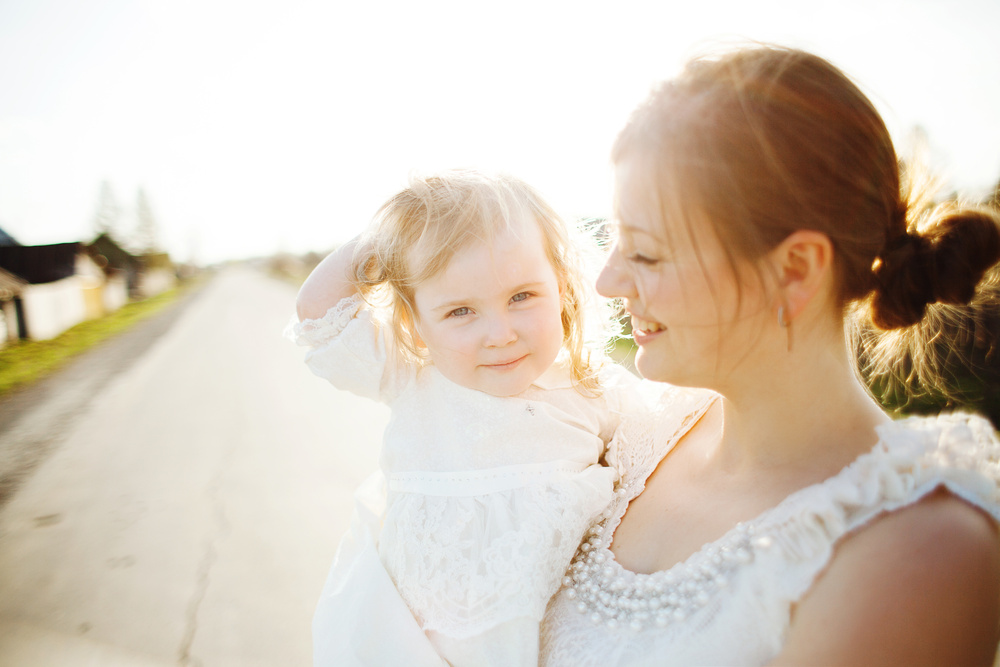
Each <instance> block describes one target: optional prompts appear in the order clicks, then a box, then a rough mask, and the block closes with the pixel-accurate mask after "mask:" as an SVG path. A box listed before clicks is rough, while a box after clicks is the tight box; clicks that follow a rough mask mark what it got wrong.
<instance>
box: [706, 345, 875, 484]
mask: <svg viewBox="0 0 1000 667" xmlns="http://www.w3.org/2000/svg"><path fill="white" fill-rule="evenodd" d="M744 370H747V372H746V373H740V374H739V375H738V376H737V377H734V378H733V381H732V382H730V383H727V385H726V386H725V387H724V389H723V391H722V393H723V397H724V400H723V401H722V413H723V424H722V437H721V440H720V442H719V446H718V449H717V450H716V452H715V457H716V462H717V463H718V464H720V465H723V466H725V467H727V468H731V469H739V468H744V467H746V468H759V467H762V466H763V467H769V468H770V467H774V466H791V467H803V468H814V467H819V468H821V469H827V468H829V467H831V466H832V467H834V469H839V468H840V467H842V466H843V465H846V463H847V462H849V461H851V460H853V459H854V458H856V457H857V456H858V455H860V454H861V453H864V452H866V451H868V450H869V449H871V448H872V447H873V446H874V444H875V442H876V441H877V436H876V434H875V432H874V428H875V426H877V425H878V424H880V423H883V422H886V421H888V417H887V416H886V415H885V413H884V412H883V411H882V410H881V408H880V407H879V406H878V405H877V404H876V403H875V401H874V400H873V399H872V398H871V396H870V395H869V394H868V392H867V390H866V389H865V388H864V386H862V384H861V383H860V381H859V380H858V378H857V375H856V374H855V370H854V365H853V363H852V361H851V358H850V355H849V352H848V349H847V344H846V342H845V340H844V338H843V336H836V337H827V338H825V339H818V340H814V341H812V344H809V341H807V340H800V341H796V346H795V348H793V350H791V351H789V350H787V349H781V350H778V351H776V352H775V353H774V354H771V355H765V358H762V359H758V360H757V364H756V368H750V369H744Z"/></svg>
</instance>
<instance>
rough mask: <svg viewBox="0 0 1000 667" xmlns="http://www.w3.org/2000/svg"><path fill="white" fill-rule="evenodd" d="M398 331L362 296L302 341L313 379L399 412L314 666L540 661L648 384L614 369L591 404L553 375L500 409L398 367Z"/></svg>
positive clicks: (557, 369) (309, 327) (367, 488)
mask: <svg viewBox="0 0 1000 667" xmlns="http://www.w3.org/2000/svg"><path fill="white" fill-rule="evenodd" d="M387 331H388V327H384V326H380V325H379V323H378V321H377V320H376V319H375V315H374V314H373V311H372V310H370V309H369V308H368V307H367V306H365V305H364V303H363V302H362V301H361V299H360V298H359V297H352V298H348V299H345V300H343V301H341V302H340V303H338V304H337V305H336V306H335V307H334V308H331V309H330V311H329V312H328V313H327V314H326V316H325V317H323V318H322V319H319V320H307V321H304V322H301V323H298V324H295V325H294V326H293V327H292V331H291V334H292V338H293V339H294V340H296V342H298V343H299V344H301V345H307V346H309V347H311V350H310V351H309V352H308V353H307V355H306V363H307V365H308V366H309V368H310V369H311V370H312V371H313V372H314V373H315V374H316V375H318V376H320V377H323V378H325V379H327V380H329V381H330V382H332V383H333V384H334V385H335V386H337V387H339V388H341V389H347V390H350V391H352V392H354V393H357V394H360V395H362V396H367V397H369V398H373V399H376V400H380V401H383V402H385V403H386V404H388V405H389V406H390V407H391V409H392V410H391V416H390V420H389V423H388V425H387V427H386V430H385V434H384V439H383V444H382V451H381V456H380V467H381V473H380V474H377V475H376V476H375V477H374V478H373V479H370V480H369V481H368V482H366V484H365V485H363V486H362V488H361V489H359V491H358V494H357V495H356V512H355V516H354V519H353V524H352V528H351V532H350V534H349V535H347V536H345V538H344V540H343V541H342V543H341V546H340V548H339V550H338V554H337V557H336V559H335V561H334V564H333V567H332V569H331V572H330V576H329V578H328V581H327V584H326V586H325V588H324V591H323V594H322V597H321V599H320V602H319V604H318V606H317V609H316V614H315V616H314V620H313V637H314V648H315V651H314V657H315V664H316V665H324V666H325V665H338V666H343V665H422V664H428V665H433V664H441V658H440V657H439V656H443V657H444V658H445V659H447V661H448V662H449V663H451V664H454V665H505V666H507V665H510V666H515V665H537V664H538V628H539V622H540V620H541V618H542V615H543V614H544V611H545V606H546V603H547V602H548V600H549V598H550V597H551V596H552V594H553V593H555V591H556V590H557V589H558V588H559V584H560V580H561V578H562V576H563V574H564V572H565V570H566V566H567V564H568V563H569V561H570V559H571V558H572V556H573V553H574V552H575V551H576V548H577V546H578V545H579V543H580V540H581V539H582V538H583V536H584V534H585V532H586V531H587V529H588V528H589V526H590V525H591V524H592V523H593V521H594V520H595V519H596V518H597V517H599V516H600V513H601V511H602V510H603V509H604V508H605V507H606V506H607V504H608V502H609V501H610V499H611V494H612V486H613V483H614V476H615V472H614V470H612V469H611V468H608V467H606V466H602V465H600V464H599V463H598V462H599V460H600V458H601V457H602V456H603V454H604V451H605V447H606V444H605V443H606V442H607V441H609V440H610V439H611V436H612V434H613V433H614V430H615V429H616V427H617V425H618V423H619V421H620V415H621V414H622V413H623V412H634V411H635V410H637V409H638V408H639V402H640V399H639V396H640V394H639V390H638V388H637V384H638V381H637V380H636V379H635V378H634V377H631V376H630V375H629V374H628V373H627V372H626V371H623V370H621V369H617V370H618V371H619V372H615V370H614V369H610V368H609V375H607V377H606V378H602V380H604V384H603V387H604V392H603V394H602V395H601V396H600V397H591V398H587V397H584V396H583V395H581V394H580V393H579V392H578V391H577V390H576V389H574V388H573V387H572V386H571V384H570V380H569V374H568V371H567V370H566V369H565V368H563V367H562V366H560V365H556V366H554V367H553V368H552V369H550V370H549V371H547V372H546V373H545V374H544V375H543V377H541V378H539V380H538V381H536V383H535V385H534V386H532V387H530V388H529V389H528V390H527V391H525V392H524V393H522V394H520V395H517V396H514V397H508V398H498V397H495V396H491V395H488V394H485V393H482V392H478V391H474V390H471V389H467V388H464V387H461V386H459V385H456V384H454V383H452V382H450V381H449V380H447V379H446V378H445V377H444V376H442V375H441V374H440V373H439V372H438V371H437V370H436V369H435V368H434V367H433V366H426V367H422V368H421V367H414V366H411V365H408V364H401V363H398V362H396V361H395V360H396V358H397V357H396V356H395V355H394V353H393V352H392V347H391V346H392V341H391V340H390V339H389V336H388V335H387ZM629 378H631V379H629ZM397 591H398V592H397ZM404 602H405V604H404Z"/></svg>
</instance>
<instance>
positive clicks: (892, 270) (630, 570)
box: [542, 47, 1000, 667]
mask: <svg viewBox="0 0 1000 667" xmlns="http://www.w3.org/2000/svg"><path fill="white" fill-rule="evenodd" d="M613 161H614V165H615V173H616V214H617V215H616V217H617V219H618V238H617V243H616V246H615V249H614V251H613V253H612V256H611V258H610V259H609V260H608V263H607V265H606V267H605V269H604V272H603V273H602V275H601V277H600V279H599V281H598V289H599V291H601V292H602V293H603V294H604V295H605V296H608V297H618V298H622V299H623V300H624V303H625V307H626V309H627V310H628V312H629V313H630V314H631V316H632V329H633V333H634V337H635V340H636V343H637V344H638V347H639V349H638V354H637V358H636V366H637V368H638V369H639V371H640V372H641V373H642V374H643V375H644V376H645V377H647V378H650V379H654V380H659V381H663V382H668V383H671V384H673V385H677V386H678V387H685V388H690V389H681V388H678V389H676V390H675V391H672V392H670V396H668V400H667V401H666V402H665V403H664V405H665V406H666V407H665V409H664V414H663V415H662V416H661V417H660V418H658V420H656V421H651V420H647V421H633V422H632V423H630V424H627V425H626V426H623V427H622V428H621V429H620V431H619V433H618V435H617V436H616V441H615V442H614V443H613V444H612V449H611V451H610V452H609V457H608V459H609V462H610V463H611V465H613V466H615V467H616V468H617V469H618V471H619V473H620V474H621V481H620V483H619V487H618V491H617V494H618V495H617V498H616V500H615V501H614V502H613V503H612V505H611V506H610V507H609V508H608V510H606V511H605V515H604V516H605V518H604V520H603V521H602V522H601V523H600V524H599V525H598V526H596V527H594V528H593V529H592V531H591V535H590V536H589V539H587V540H586V541H585V542H584V543H583V544H582V545H581V547H580V550H579V551H578V553H577V555H576V557H575V558H574V562H573V564H572V566H571V567H570V570H569V572H568V573H567V576H566V577H565V578H564V580H563V584H564V585H563V588H562V589H561V590H560V592H559V593H558V594H557V596H556V597H555V598H554V599H553V600H552V602H551V603H550V605H549V609H548V611H547V614H546V618H545V620H544V622H543V639H542V662H543V664H547V665H600V666H601V667H609V666H610V665H647V664H648V665H668V664H669V665H672V664H677V665H696V664H711V665H737V664H747V665H756V664H765V663H769V664H775V665H779V664H832V665H863V664H906V665H924V664H927V665H943V664H947V665H959V664H983V665H986V664H991V662H992V660H993V656H994V652H995V650H996V646H997V639H998V623H1000V550H998V546H1000V540H998V536H997V526H996V521H997V520H998V519H1000V504H998V500H1000V492H998V480H1000V465H998V453H1000V443H998V441H997V439H996V436H995V434H994V433H993V431H992V428H991V427H990V425H989V423H988V422H986V421H985V420H983V419H981V418H978V417H972V416H969V415H949V416H942V417H938V418H909V419H905V420H902V421H899V422H892V421H891V420H890V419H889V418H888V417H887V416H886V414H885V413H884V412H883V411H882V410H881V409H880V408H879V406H878V405H877V404H876V403H875V402H874V401H873V400H872V398H871V397H870V395H869V394H868V392H867V391H866V389H865V388H864V386H863V385H862V383H861V382H860V381H859V380H858V375H857V371H856V368H855V363H854V355H853V354H852V353H851V352H850V351H849V348H850V346H849V341H848V333H846V332H847V331H848V330H849V329H850V326H847V325H848V324H850V318H851V317H853V316H854V314H855V313H856V312H857V313H861V314H863V315H867V316H870V317H871V318H872V319H873V321H874V324H875V325H876V326H877V327H879V328H880V329H881V330H899V331H901V332H904V333H907V332H909V333H912V332H913V331H918V330H919V328H920V325H919V323H920V322H921V320H922V319H923V317H924V315H925V311H927V310H928V304H934V303H935V302H945V303H965V302H968V301H969V300H970V299H971V298H972V297H973V295H974V291H975V287H976V285H977V284H978V283H979V282H980V281H981V279H982V276H983V274H984V272H985V271H987V270H988V269H989V268H990V267H991V266H992V265H993V264H995V263H996V262H997V260H998V258H1000V226H998V224H1000V223H998V216H997V215H996V213H994V212H991V211H988V210H979V209H969V210H966V209H958V208H956V207H951V208H948V209H941V208H938V209H933V210H931V209H929V208H927V207H925V206H918V205H913V204H909V205H908V203H907V198H906V197H905V195H904V194H901V190H902V188H901V185H900V176H899V169H898V166H897V160H896V155H895V152H894V150H893V147H892V144H891V141H890V138H889V135H888V132H887V131H886V128H885V125H884V124H883V122H882V120H881V118H880V117H879V115H878V113H877V112H876V111H875V109H874V107H873V106H872V104H871V103H870V101H869V100H868V99H866V98H865V96H864V95H863V94H862V93H861V92H860V91H859V90H858V89H857V87H856V86H855V85H854V84H853V83H851V82H850V81H849V80H848V79H847V78H846V77H845V76H844V75H843V74H842V73H841V72H840V71H839V70H837V69H836V68H835V67H833V66H832V65H830V64H829V63H827V62H826V61H824V60H822V59H820V58H818V57H815V56H813V55H810V54H807V53H803V52H799V51H795V50H788V49H781V48H772V47H754V48H749V49H743V50H740V51H736V52H732V53H729V54H726V55H723V56H721V57H718V58H714V59H713V58H706V59H701V60H697V61H694V62H693V63H691V64H690V65H689V66H688V67H687V68H686V69H685V71H684V73H683V74H682V75H681V76H680V77H679V78H678V79H677V80H675V81H673V82H671V83H668V84H665V85H663V86H661V87H660V88H658V89H657V90H655V91H654V92H653V94H652V96H651V97H650V99H649V100H648V101H647V102H646V103H645V104H643V105H642V106H641V107H640V108H639V109H638V110H637V111H636V112H635V113H634V115H633V117H632V118H631V120H630V122H629V123H628V125H627V126H626V128H625V129H624V131H623V132H622V133H621V135H620V136H619V138H618V140H617V143H616V145H615V148H614V152H613ZM911 200H912V201H916V199H912V198H911ZM934 307H935V308H937V307H939V306H934ZM896 338H897V339H899V340H904V339H906V336H904V335H902V334H896ZM911 338H912V336H911ZM883 347H884V346H883ZM705 390H711V391H705Z"/></svg>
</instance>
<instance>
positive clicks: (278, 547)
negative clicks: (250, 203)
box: [0, 269, 387, 667]
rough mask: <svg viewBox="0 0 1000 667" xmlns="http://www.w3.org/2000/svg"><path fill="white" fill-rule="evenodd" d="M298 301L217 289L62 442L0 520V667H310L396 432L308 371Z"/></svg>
mask: <svg viewBox="0 0 1000 667" xmlns="http://www.w3.org/2000/svg"><path fill="white" fill-rule="evenodd" d="M293 297H294V290H293V288H291V287H289V286H287V285H285V284H283V283H280V282H277V281H274V280H272V279H270V278H267V277H265V276H263V275H260V274H257V273H254V272H252V271H250V270H248V269H232V270H230V271H228V272H226V273H224V274H222V275H221V276H219V277H218V278H216V279H215V280H214V281H213V282H212V284H211V285H209V286H208V287H207V288H206V289H205V290H203V291H202V292H201V293H200V294H199V295H198V296H197V297H195V301H194V302H193V303H191V304H190V305H189V306H187V307H186V308H185V309H183V310H182V311H179V313H180V316H179V318H178V319H177V321H176V323H175V324H174V325H173V326H172V327H171V328H170V329H169V331H167V332H166V333H165V334H163V335H162V336H161V337H160V338H159V339H157V340H156V342H155V343H153V344H152V345H151V346H150V347H149V348H148V349H147V350H146V351H145V352H144V353H143V354H142V355H141V356H139V358H137V359H136V360H135V361H134V362H133V363H132V364H131V365H130V366H129V367H128V368H127V369H126V370H123V371H122V372H121V373H119V374H118V375H116V376H114V377H113V378H111V379H110V380H108V381H107V382H105V383H103V384H102V385H100V386H98V387H97V388H96V389H95V390H94V391H95V392H96V393H95V395H94V396H93V398H91V399H90V400H89V402H87V403H86V405H85V406H84V408H83V409H81V411H80V412H81V414H78V415H76V416H74V417H73V418H72V420H71V423H69V424H68V425H64V427H63V435H62V436H61V442H60V443H59V444H58V446H57V447H54V448H53V451H52V452H51V453H50V455H49V456H48V458H46V459H45V460H44V461H42V462H41V464H40V465H38V467H37V468H36V469H35V470H34V471H33V472H32V473H31V475H30V476H29V477H28V478H27V479H26V480H24V481H22V482H21V484H20V486H19V488H18V489H17V491H16V493H15V494H14V495H13V497H12V498H10V499H9V500H8V502H7V503H6V505H5V506H4V507H3V508H2V509H0V667H7V666H17V667H63V666H73V667H78V666H82V665H94V666H97V665H100V666H101V667H117V666H121V667H126V666H135V665H150V666H152V665H157V666H159V665H202V666H204V667H223V666H228V665H232V666H239V667H253V666H255V665H261V666H268V667H279V666H280V667H285V666H292V667H294V666H296V665H308V664H310V660H309V653H310V633H309V620H310V616H311V614H312V607H313V605H314V602H315V599H316V597H317V595H318V593H319V590H320V588H321V586H322V582H323V578H324V577H325V574H326V570H327V568H328V567H329V564H330V560H331V558H332V556H333V552H334V550H335V548H336V542H337V539H338V538H339V535H340V534H341V532H343V531H344V530H345V529H346V526H347V517H348V512H349V509H350V495H351V491H352V490H353V488H354V487H355V486H356V485H357V483H358V482H359V481H360V480H361V479H363V478H364V476H365V475H367V474H368V473H369V472H370V471H371V470H373V469H374V468H375V465H376V459H377V449H378V440H379V437H380V434H381V430H382V427H383V425H384V423H385V419H386V417H387V413H386V411H385V409H384V408H382V407H381V406H378V405H375V404H372V403H369V402H367V401H364V400H362V399H358V398H356V397H353V396H351V395H349V394H343V393H340V392H337V391H335V390H333V389H332V388H331V387H330V386H329V385H327V384H326V383H324V382H322V381H321V380H319V379H317V378H314V377H313V376H311V375H310V374H309V373H308V372H307V371H306V370H305V367H304V366H303V365H302V363H301V359H302V350H301V349H300V348H299V349H297V348H295V346H293V345H292V344H290V343H288V342H287V341H284V340H282V339H281V338H280V337H279V334H280V332H281V329H282V328H283V326H284V324H285V323H286V321H287V318H288V315H289V312H290V310H291V306H292V300H293ZM52 400H56V399H52ZM46 407H47V406H46V403H45V401H44V400H43V401H41V403H40V404H39V405H35V406H31V407H30V408H29V407H27V406H26V407H25V408H24V409H25V411H26V413H25V414H24V415H23V416H22V417H21V419H20V422H21V423H26V424H27V423H32V420H33V416H34V415H38V419H44V418H45V415H46V414H49V413H48V412H46ZM48 407H49V408H51V406H48ZM50 412H51V409H50ZM14 430H16V429H14ZM6 435H7V434H0V438H3V437H5V436H6Z"/></svg>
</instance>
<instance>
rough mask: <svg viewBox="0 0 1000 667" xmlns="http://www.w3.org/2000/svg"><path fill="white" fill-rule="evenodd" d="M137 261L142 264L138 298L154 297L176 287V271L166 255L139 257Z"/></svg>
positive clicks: (155, 254)
mask: <svg viewBox="0 0 1000 667" xmlns="http://www.w3.org/2000/svg"><path fill="white" fill-rule="evenodd" d="M139 261H140V262H141V263H142V270H141V272H140V273H139V286H138V290H137V291H138V293H139V297H141V298H144V299H145V298H148V297H151V296H156V295H157V294H159V293H161V292H165V291H167V290H168V289H171V288H173V287H175V286H176V285H177V269H176V268H175V267H174V263H173V262H172V261H171V260H170V255H168V254H167V253H165V252H156V253H149V254H146V255H140V256H139Z"/></svg>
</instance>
